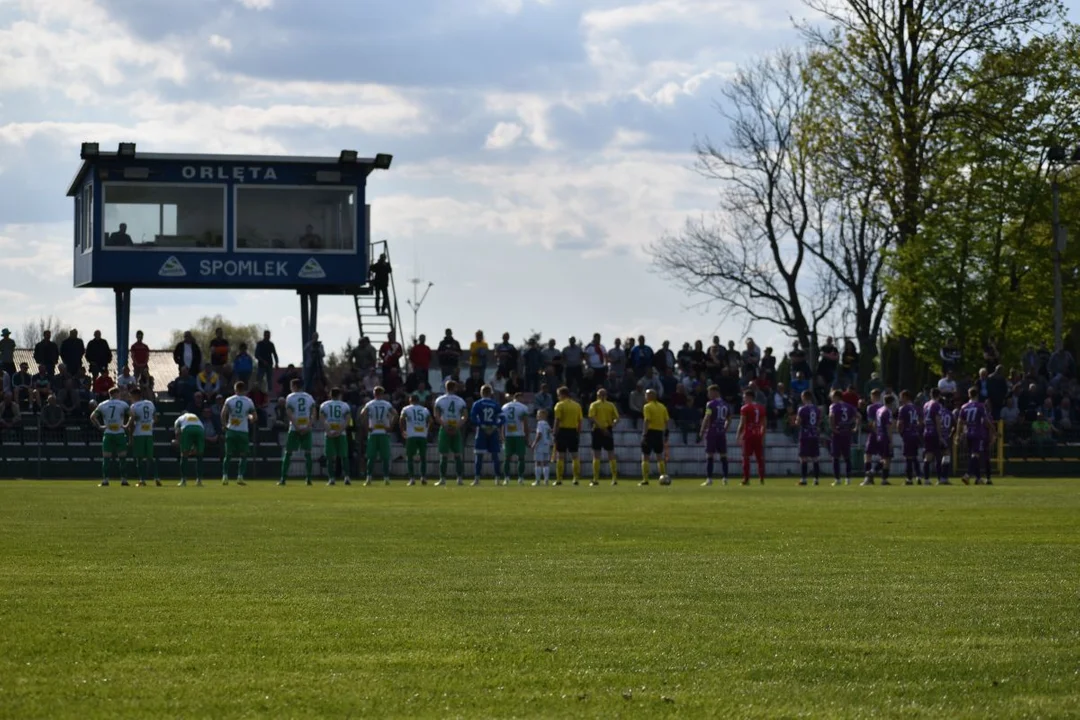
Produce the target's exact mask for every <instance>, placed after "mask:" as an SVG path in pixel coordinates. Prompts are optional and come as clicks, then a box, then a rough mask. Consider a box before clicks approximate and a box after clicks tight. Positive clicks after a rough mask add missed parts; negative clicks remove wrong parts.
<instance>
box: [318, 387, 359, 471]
mask: <svg viewBox="0 0 1080 720" xmlns="http://www.w3.org/2000/svg"><path fill="white" fill-rule="evenodd" d="M341 394H342V393H341V388H339V387H335V388H331V390H330V399H329V400H327V401H326V402H324V403H323V404H322V405H320V406H319V417H320V418H322V420H323V422H324V423H325V424H326V444H325V445H324V446H323V455H325V456H326V484H327V485H333V484H334V471H335V470H336V469H337V468H336V467H335V465H336V464H337V462H338V461H340V462H341V471H342V474H343V475H344V476H345V484H346V485H352V481H351V480H349V439H348V438H347V437H346V436H345V432H346V431H347V430H348V428H349V416H350V415H351V414H352V408H350V407H349V403H347V402H344V401H343V400H342V399H341Z"/></svg>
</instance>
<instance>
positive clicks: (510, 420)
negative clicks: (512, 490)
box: [502, 393, 529, 485]
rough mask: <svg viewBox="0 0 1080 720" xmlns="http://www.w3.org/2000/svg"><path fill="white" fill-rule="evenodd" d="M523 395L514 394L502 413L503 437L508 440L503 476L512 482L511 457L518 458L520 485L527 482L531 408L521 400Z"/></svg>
mask: <svg viewBox="0 0 1080 720" xmlns="http://www.w3.org/2000/svg"><path fill="white" fill-rule="evenodd" d="M521 398H522V395H521V393H518V394H517V395H514V399H513V400H511V401H510V402H508V403H506V404H505V405H503V406H502V414H503V417H504V418H505V419H506V424H505V425H503V437H504V438H505V442H506V466H505V467H504V468H503V477H504V478H506V482H510V458H512V457H516V458H517V471H518V485H524V484H525V438H526V437H528V434H529V408H528V407H527V406H526V405H525V404H524V403H522V402H521Z"/></svg>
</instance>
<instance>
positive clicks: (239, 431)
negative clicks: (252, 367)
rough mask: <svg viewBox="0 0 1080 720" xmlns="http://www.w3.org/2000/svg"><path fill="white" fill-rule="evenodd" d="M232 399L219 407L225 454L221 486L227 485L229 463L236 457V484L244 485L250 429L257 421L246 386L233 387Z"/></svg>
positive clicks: (249, 451)
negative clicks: (223, 432) (223, 430)
mask: <svg viewBox="0 0 1080 720" xmlns="http://www.w3.org/2000/svg"><path fill="white" fill-rule="evenodd" d="M233 392H234V393H235V394H234V395H233V396H232V397H230V398H229V399H228V400H226V401H225V404H224V405H222V406H221V424H222V426H223V427H224V428H225V454H224V457H223V458H222V460H221V484H222V485H228V484H229V461H230V460H231V459H232V458H233V457H234V456H238V457H239V458H240V459H239V461H237V468H236V484H237V485H244V484H245V483H244V473H245V472H246V471H247V461H248V455H249V454H250V453H251V430H250V427H251V425H252V424H254V423H255V422H256V421H257V417H258V416H257V415H256V414H255V403H253V402H252V401H251V398H249V397H248V396H247V385H245V384H244V383H242V382H238V383H236V384H235V385H233Z"/></svg>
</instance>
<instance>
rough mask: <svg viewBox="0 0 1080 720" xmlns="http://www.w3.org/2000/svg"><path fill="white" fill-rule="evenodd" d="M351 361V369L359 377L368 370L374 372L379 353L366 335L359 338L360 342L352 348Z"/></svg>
mask: <svg viewBox="0 0 1080 720" xmlns="http://www.w3.org/2000/svg"><path fill="white" fill-rule="evenodd" d="M351 360H352V364H353V367H354V368H355V369H356V370H358V371H359V372H360V374H361V375H366V374H367V373H368V371H369V370H374V369H375V366H376V365H378V364H379V353H378V351H377V350H376V349H375V346H374V345H372V344H371V340H369V339H368V338H367V336H366V335H365V336H364V337H362V338H360V342H359V343H357V345H356V347H355V348H353V351H352V358H351Z"/></svg>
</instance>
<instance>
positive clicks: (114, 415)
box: [90, 387, 131, 487]
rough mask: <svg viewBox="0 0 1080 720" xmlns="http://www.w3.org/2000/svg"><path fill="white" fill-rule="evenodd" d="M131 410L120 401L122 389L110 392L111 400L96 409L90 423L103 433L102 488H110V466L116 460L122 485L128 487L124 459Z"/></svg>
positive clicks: (114, 389) (115, 388)
mask: <svg viewBox="0 0 1080 720" xmlns="http://www.w3.org/2000/svg"><path fill="white" fill-rule="evenodd" d="M130 413H131V409H130V408H129V407H128V404H127V403H126V402H124V401H123V400H121V399H120V388H118V387H114V388H113V389H112V390H109V399H108V400H106V401H105V402H103V403H101V404H100V405H98V406H97V407H96V408H95V409H94V413H93V415H91V416H90V422H91V423H93V425H94V427H96V428H97V429H98V430H101V431H102V433H103V434H102V436H101V487H109V466H110V465H111V463H112V459H113V458H114V457H115V458H116V463H117V465H119V471H120V484H121V485H127V484H128V481H127V479H126V478H125V477H124V459H125V458H126V457H127V421H128V415H129V414H130Z"/></svg>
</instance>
